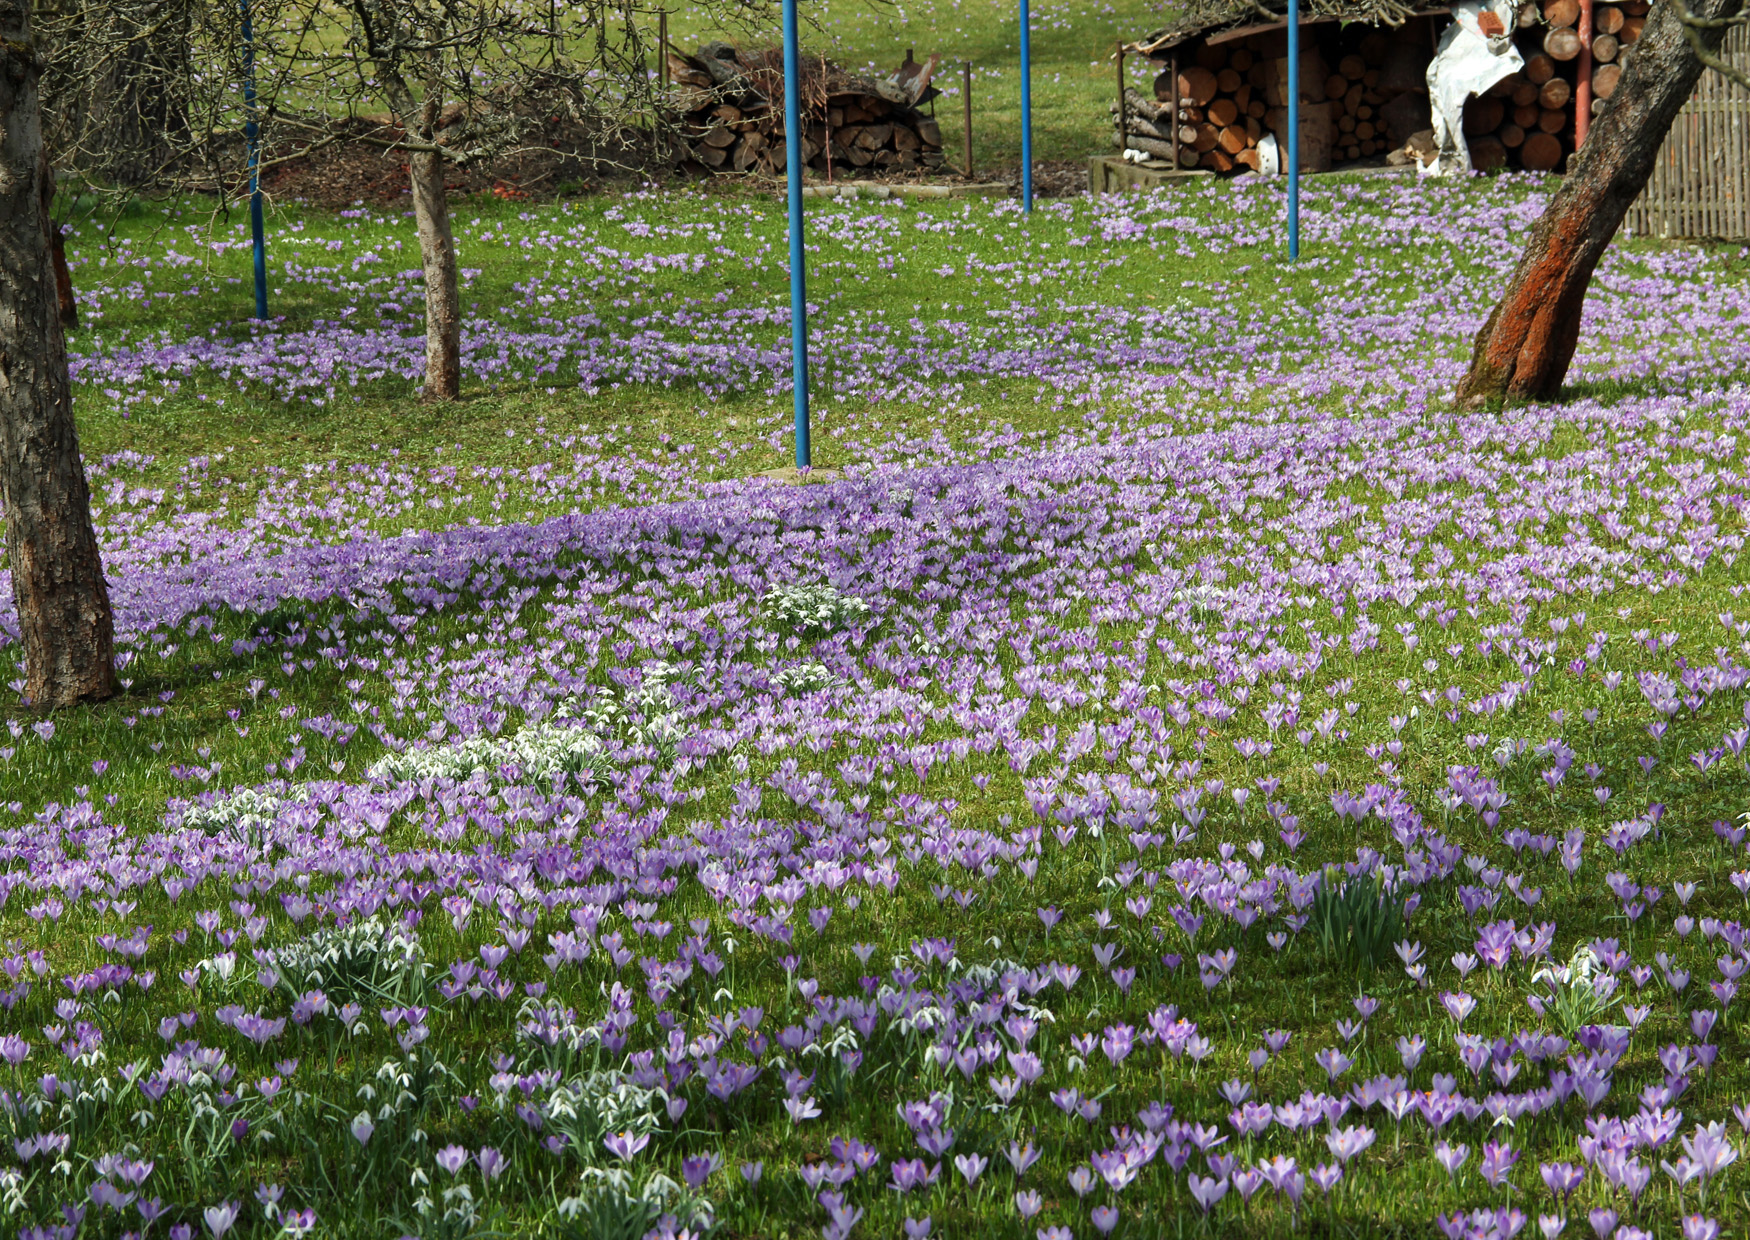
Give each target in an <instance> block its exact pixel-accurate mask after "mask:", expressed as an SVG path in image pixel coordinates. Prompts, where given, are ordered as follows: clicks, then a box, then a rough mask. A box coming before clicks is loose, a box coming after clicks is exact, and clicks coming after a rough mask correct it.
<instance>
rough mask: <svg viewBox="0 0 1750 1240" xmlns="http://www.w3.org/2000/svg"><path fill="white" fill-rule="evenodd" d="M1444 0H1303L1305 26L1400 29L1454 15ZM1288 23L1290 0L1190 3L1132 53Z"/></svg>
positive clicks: (1199, 0) (1134, 45)
mask: <svg viewBox="0 0 1750 1240" xmlns="http://www.w3.org/2000/svg"><path fill="white" fill-rule="evenodd" d="M1450 11H1451V10H1450V9H1449V8H1448V7H1447V5H1446V4H1445V3H1442V2H1441V0H1301V4H1300V20H1301V24H1302V25H1309V24H1311V23H1313V22H1325V21H1341V22H1365V23H1367V24H1369V25H1374V26H1398V25H1402V24H1403V23H1404V21H1405V20H1406V19H1408V18H1411V17H1422V16H1433V15H1436V14H1442V13H1447V12H1450ZM1287 25H1288V4H1287V0H1190V3H1189V4H1188V5H1187V6H1186V8H1185V10H1184V12H1183V13H1182V14H1181V15H1180V16H1179V17H1178V18H1177V19H1176V20H1174V21H1172V22H1170V23H1168V24H1167V25H1165V26H1162V27H1161V28H1160V29H1159V30H1156V31H1154V32H1153V33H1152V34H1148V35H1144V36H1143V37H1142V38H1140V39H1138V40H1137V41H1136V42H1135V43H1132V44H1131V45H1130V47H1129V49H1128V50H1130V51H1135V52H1140V53H1142V54H1143V55H1145V56H1147V55H1152V54H1153V53H1156V52H1164V51H1167V50H1168V49H1170V48H1173V47H1176V46H1178V45H1179V44H1181V43H1183V42H1185V41H1186V40H1188V39H1194V38H1204V37H1207V36H1210V35H1216V36H1220V35H1227V36H1229V37H1237V36H1239V35H1240V34H1242V33H1243V34H1255V33H1262V32H1264V31H1267V30H1282V29H1285V28H1286V27H1287Z"/></svg>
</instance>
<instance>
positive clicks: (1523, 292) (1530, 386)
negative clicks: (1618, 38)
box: [1457, 0, 1750, 405]
mask: <svg viewBox="0 0 1750 1240" xmlns="http://www.w3.org/2000/svg"><path fill="white" fill-rule="evenodd" d="M1744 3H1745V0H1700V3H1699V4H1698V5H1697V7H1696V8H1695V9H1693V10H1692V9H1690V8H1688V7H1687V6H1686V5H1684V0H1660V2H1659V3H1656V4H1655V5H1654V7H1653V10H1652V13H1651V15H1650V16H1649V17H1648V19H1647V25H1646V29H1645V30H1643V31H1642V33H1641V37H1640V39H1639V40H1637V41H1636V42H1635V43H1634V45H1633V51H1632V53H1631V54H1630V55H1629V56H1628V58H1627V63H1626V65H1625V67H1624V69H1623V74H1622V78H1621V80H1620V81H1619V82H1618V83H1617V87H1616V93H1615V94H1613V95H1612V96H1611V98H1610V103H1609V105H1608V106H1607V107H1606V108H1605V109H1604V112H1603V114H1602V115H1601V116H1599V117H1598V119H1597V120H1596V121H1595V122H1594V123H1593V125H1592V132H1591V134H1590V136H1588V137H1587V139H1586V145H1585V146H1583V147H1581V148H1580V150H1579V151H1578V152H1576V153H1575V154H1574V155H1573V156H1572V157H1571V158H1570V160H1569V165H1568V175H1567V176H1566V177H1565V178H1564V179H1563V181H1562V184H1561V187H1560V188H1559V189H1558V190H1556V192H1555V195H1554V196H1553V197H1552V198H1551V199H1550V203H1549V206H1548V207H1547V208H1546V209H1545V211H1544V213H1543V216H1542V217H1541V218H1540V219H1539V220H1538V221H1537V223H1536V224H1535V225H1534V226H1533V227H1532V230H1531V235H1530V237H1529V238H1527V240H1526V243H1525V249H1524V251H1523V252H1522V253H1521V254H1520V258H1519V264H1518V266H1517V267H1515V268H1514V271H1513V275H1512V277H1511V279H1510V280H1509V281H1508V284H1507V290H1506V292H1505V294H1504V295H1503V296H1502V298H1501V301H1500V303H1499V304H1498V305H1496V307H1495V309H1494V312H1493V313H1491V314H1490V315H1489V318H1488V321H1487V322H1486V323H1485V324H1484V325H1483V329H1482V331H1481V332H1479V333H1478V335H1477V340H1476V346H1475V349H1474V351H1473V353H1472V355H1471V364H1470V370H1469V372H1468V373H1467V374H1466V375H1465V377H1464V380H1463V382H1462V383H1460V384H1459V387H1458V393H1457V396H1458V399H1459V400H1460V401H1461V402H1463V403H1465V404H1471V405H1475V404H1482V403H1486V402H1488V401H1492V400H1500V399H1514V400H1553V399H1555V398H1556V397H1557V396H1558V395H1560V393H1561V388H1562V382H1563V380H1564V379H1565V378H1566V377H1567V373H1568V366H1569V364H1570V363H1571V362H1572V361H1573V359H1574V349H1575V346H1576V345H1577V344H1578V343H1579V339H1580V317H1581V312H1582V310H1583V309H1584V306H1585V301H1586V289H1587V287H1588V286H1589V285H1590V284H1591V282H1592V273H1593V271H1594V270H1595V269H1596V268H1597V266H1598V262H1599V260H1600V259H1601V258H1603V256H1604V251H1605V250H1606V249H1607V248H1608V247H1609V245H1610V242H1611V239H1612V238H1613V237H1615V236H1616V232H1617V229H1618V228H1620V227H1621V226H1622V221H1623V217H1624V216H1625V215H1626V214H1627V213H1628V209H1629V207H1630V206H1631V205H1633V203H1634V200H1635V199H1636V198H1638V197H1639V196H1640V193H1641V191H1642V190H1643V189H1645V188H1646V184H1647V180H1648V178H1649V177H1650V176H1652V173H1653V166H1654V161H1655V159H1656V158H1657V156H1658V154H1659V147H1660V146H1661V145H1662V144H1663V142H1664V140H1665V135H1666V133H1667V132H1669V130H1670V128H1671V124H1672V122H1673V121H1675V120H1676V119H1677V114H1678V112H1679V111H1681V110H1682V108H1683V105H1684V104H1685V103H1686V102H1688V100H1689V97H1690V95H1691V93H1693V92H1694V90H1695V84H1696V82H1697V80H1699V78H1700V77H1701V74H1702V72H1703V70H1704V68H1719V69H1720V70H1721V71H1723V72H1729V73H1731V74H1732V75H1733V76H1734V78H1735V79H1736V80H1738V81H1743V80H1744V79H1743V77H1742V76H1741V75H1739V74H1737V73H1736V71H1735V70H1731V68H1730V66H1727V65H1725V64H1724V62H1722V61H1720V60H1719V58H1718V55H1717V54H1718V52H1719V47H1720V43H1721V41H1722V40H1723V39H1724V37H1725V32H1726V30H1727V29H1729V28H1730V27H1731V26H1733V25H1737V24H1741V23H1743V22H1744V21H1746V20H1750V17H1747V15H1746V14H1745V13H1744ZM1746 84H1747V85H1750V83H1746Z"/></svg>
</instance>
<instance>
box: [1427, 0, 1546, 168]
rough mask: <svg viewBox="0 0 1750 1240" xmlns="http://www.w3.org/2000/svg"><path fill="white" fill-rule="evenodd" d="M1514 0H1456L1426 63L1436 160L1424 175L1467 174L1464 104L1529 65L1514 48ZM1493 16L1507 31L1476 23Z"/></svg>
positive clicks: (1428, 165) (1468, 160)
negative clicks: (1487, 31)
mask: <svg viewBox="0 0 1750 1240" xmlns="http://www.w3.org/2000/svg"><path fill="white" fill-rule="evenodd" d="M1515 8H1516V6H1515V5H1514V3H1513V0H1492V2H1490V3H1485V2H1484V0H1458V3H1456V4H1454V5H1453V6H1452V24H1451V25H1450V26H1448V27H1447V28H1446V33H1445V34H1444V35H1442V36H1441V38H1440V47H1439V49H1438V50H1437V51H1436V52H1435V53H1434V59H1433V61H1432V62H1431V63H1430V64H1429V65H1428V101H1429V103H1430V104H1432V105H1433V109H1432V110H1433V113H1434V148H1435V151H1436V158H1435V160H1434V162H1432V163H1429V164H1422V165H1420V170H1421V172H1422V173H1423V174H1424V175H1426V176H1453V175H1455V174H1458V175H1468V174H1469V172H1470V170H1471V169H1470V150H1469V148H1468V147H1466V146H1465V142H1464V104H1465V100H1467V99H1469V98H1470V97H1471V96H1472V95H1480V94H1482V93H1483V92H1484V91H1486V90H1488V89H1489V87H1491V86H1493V85H1494V84H1495V83H1496V82H1499V81H1500V80H1501V79H1502V78H1504V77H1506V76H1507V75H1509V74H1512V73H1517V72H1519V70H1520V69H1521V68H1523V67H1524V65H1525V60H1524V58H1523V57H1521V56H1520V55H1519V49H1518V48H1516V47H1514V46H1513V29H1514V26H1515V24H1516V20H1517V16H1518V15H1517V13H1516V12H1515ZM1484 13H1493V14H1494V15H1495V16H1496V17H1498V18H1499V19H1500V21H1501V28H1502V30H1503V31H1504V32H1505V33H1502V34H1498V35H1486V34H1484V33H1483V32H1482V30H1481V29H1479V27H1478V25H1477V20H1478V18H1480V17H1481V16H1482V15H1483V14H1484Z"/></svg>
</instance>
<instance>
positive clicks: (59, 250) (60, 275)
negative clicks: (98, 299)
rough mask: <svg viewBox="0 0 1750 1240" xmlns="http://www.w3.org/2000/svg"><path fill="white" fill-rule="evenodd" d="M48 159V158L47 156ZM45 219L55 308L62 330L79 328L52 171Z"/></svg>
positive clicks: (44, 192)
mask: <svg viewBox="0 0 1750 1240" xmlns="http://www.w3.org/2000/svg"><path fill="white" fill-rule="evenodd" d="M45 158H46V156H45ZM42 201H43V218H44V219H45V220H47V221H48V224H49V265H50V266H51V267H53V268H54V272H55V308H56V309H57V310H59V311H60V316H61V330H62V331H74V330H76V329H77V328H78V326H79V303H78V302H76V301H74V300H73V273H72V271H70V270H69V269H68V267H67V239H66V238H65V237H63V236H62V235H61V226H60V225H59V224H57V223H55V176H54V172H53V171H52V170H51V171H50V172H49V174H48V175H47V176H45V177H43V182H42Z"/></svg>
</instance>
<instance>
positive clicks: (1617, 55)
mask: <svg viewBox="0 0 1750 1240" xmlns="http://www.w3.org/2000/svg"><path fill="white" fill-rule="evenodd" d="M1590 7H1591V27H1592V29H1591V30H1590V31H1586V30H1584V29H1583V27H1584V25H1585V23H1584V22H1583V20H1582V18H1583V13H1582V6H1581V4H1580V0H1525V2H1524V3H1522V4H1520V5H1519V7H1518V9H1517V13H1516V20H1515V22H1514V28H1513V29H1511V30H1507V29H1505V28H1503V29H1502V30H1500V31H1498V32H1497V31H1494V30H1493V29H1490V30H1489V31H1488V32H1489V33H1492V34H1493V33H1498V34H1499V35H1500V36H1501V37H1505V38H1511V40H1512V42H1513V44H1514V45H1515V46H1516V47H1517V48H1518V50H1519V53H1520V55H1521V57H1522V58H1523V60H1524V66H1523V68H1522V69H1520V70H1519V71H1518V72H1516V73H1514V74H1512V75H1511V76H1509V77H1507V78H1505V79H1503V80H1502V81H1501V82H1498V83H1497V84H1496V85H1494V86H1493V87H1491V88H1490V89H1489V90H1487V91H1486V92H1485V93H1484V94H1483V95H1481V96H1478V97H1473V98H1471V99H1470V100H1469V101H1468V103H1467V104H1466V105H1465V108H1464V117H1463V129H1464V134H1465V142H1466V145H1467V146H1468V147H1469V151H1470V157H1471V162H1472V164H1473V166H1474V167H1477V168H1479V169H1484V170H1488V169H1494V168H1525V169H1532V170H1537V171H1559V170H1561V169H1562V168H1563V167H1564V166H1565V162H1566V160H1567V157H1568V155H1569V154H1570V153H1571V152H1572V151H1573V150H1574V144H1575V138H1576V135H1577V129H1578V127H1577V125H1576V110H1577V109H1578V108H1582V107H1583V108H1586V109H1588V111H1589V113H1590V114H1591V115H1595V114H1596V112H1597V111H1598V110H1599V109H1601V108H1602V106H1603V103H1604V101H1605V100H1607V99H1608V98H1609V97H1610V95H1611V93H1612V92H1613V91H1614V90H1615V88H1616V80H1617V78H1618V76H1619V75H1620V73H1621V67H1620V65H1621V60H1622V57H1623V56H1624V55H1625V53H1626V50H1627V49H1628V48H1631V47H1632V46H1633V44H1634V42H1635V40H1636V39H1638V38H1639V36H1640V31H1641V27H1642V26H1643V25H1644V24H1645V21H1646V13H1647V10H1648V8H1649V3H1648V0H1611V2H1608V3H1607V2H1606V0H1596V2H1595V3H1593V4H1592V5H1591V6H1590ZM1262 9H1271V10H1275V11H1277V12H1285V10H1286V5H1285V3H1283V0H1264V3H1263V5H1258V4H1253V3H1250V2H1249V0H1246V2H1242V0H1202V2H1201V3H1197V4H1194V5H1193V6H1192V7H1191V9H1190V10H1188V12H1187V13H1186V15H1185V16H1184V17H1183V18H1181V19H1180V20H1178V21H1176V22H1175V23H1173V24H1172V25H1170V26H1167V27H1164V28H1162V29H1160V30H1157V31H1155V32H1153V33H1152V34H1150V35H1147V36H1146V37H1144V38H1142V39H1139V40H1137V41H1136V42H1135V43H1133V44H1131V45H1129V47H1128V48H1127V49H1126V50H1127V51H1129V52H1132V53H1139V54H1141V55H1144V56H1147V57H1149V58H1150V59H1151V60H1152V61H1154V62H1155V63H1156V64H1157V65H1158V66H1159V67H1160V73H1159V74H1158V76H1156V78H1155V82H1154V91H1153V98H1149V97H1148V96H1147V95H1146V94H1144V93H1143V92H1140V91H1135V90H1131V91H1127V92H1126V94H1125V99H1124V104H1123V112H1122V115H1118V113H1119V103H1118V101H1117V100H1114V101H1113V102H1112V104H1111V105H1110V110H1111V111H1112V112H1113V113H1114V114H1115V116H1114V120H1115V121H1121V122H1122V125H1123V136H1124V138H1125V145H1126V146H1127V147H1129V148H1131V149H1134V150H1141V151H1143V152H1145V153H1146V154H1148V155H1151V156H1154V157H1155V158H1157V159H1161V160H1165V161H1167V162H1169V163H1173V162H1176V163H1177V164H1178V165H1179V166H1181V167H1186V168H1191V167H1198V168H1206V169H1209V170H1211V171H1215V172H1233V171H1246V170H1248V169H1257V168H1258V167H1259V164H1260V160H1261V156H1260V145H1261V144H1262V143H1264V140H1265V138H1266V136H1269V135H1273V136H1274V137H1275V140H1276V144H1277V146H1278V148H1279V149H1282V150H1285V149H1286V144H1287V134H1286V123H1287V108H1286V103H1287V100H1286V98H1285V97H1284V87H1285V84H1286V81H1287V68H1288V62H1287V33H1286V30H1287V23H1286V20H1285V19H1284V18H1277V19H1275V20H1267V19H1266V17H1265V14H1264V12H1263V11H1261V10H1262ZM1301 14H1302V29H1301V123H1300V154H1301V166H1302V168H1303V170H1307V171H1327V170H1330V169H1332V168H1342V167H1346V166H1355V167H1365V166H1368V165H1380V164H1386V163H1407V162H1409V161H1410V159H1411V158H1413V157H1415V156H1416V155H1418V154H1423V156H1424V157H1425V158H1426V157H1427V154H1426V153H1427V152H1431V150H1432V144H1431V142H1430V141H1429V138H1430V137H1431V133H1430V125H1431V110H1430V103H1429V97H1428V84H1427V70H1428V65H1429V63H1430V62H1431V61H1432V60H1433V58H1434V54H1435V51H1436V48H1437V46H1438V43H1439V40H1440V37H1441V34H1442V32H1443V31H1444V29H1445V28H1446V26H1447V25H1448V24H1449V23H1450V22H1451V21H1452V17H1451V11H1450V9H1449V8H1447V7H1445V6H1443V5H1420V4H1415V3H1409V4H1405V3H1400V2H1398V0H1306V2H1305V3H1303V4H1302V6H1301ZM1484 20H1485V21H1488V20H1491V18H1489V17H1485V18H1484ZM1582 36H1585V37H1582ZM1118 133H1119V126H1118V125H1117V124H1115V125H1114V136H1115V138H1116V137H1117V136H1118Z"/></svg>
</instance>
